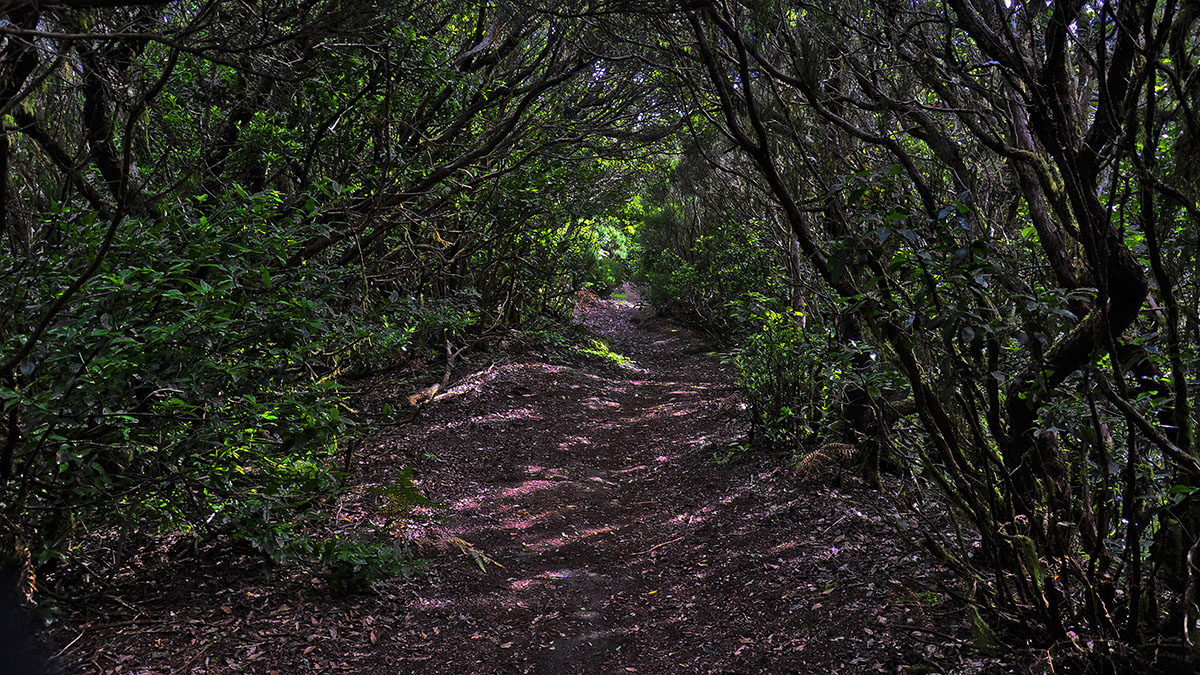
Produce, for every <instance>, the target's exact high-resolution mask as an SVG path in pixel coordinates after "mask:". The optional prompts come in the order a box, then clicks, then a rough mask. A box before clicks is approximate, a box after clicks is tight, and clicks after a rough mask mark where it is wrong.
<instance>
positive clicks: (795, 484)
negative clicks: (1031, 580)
mask: <svg viewBox="0 0 1200 675" xmlns="http://www.w3.org/2000/svg"><path fill="white" fill-rule="evenodd" d="M582 300H583V302H581V307H580V309H579V313H578V318H579V320H580V321H581V322H582V323H583V324H584V325H585V326H586V327H587V328H588V329H589V330H590V331H592V332H593V333H594V334H595V335H596V336H597V337H598V338H599V339H601V340H603V341H604V342H605V343H607V345H608V347H609V348H610V349H611V350H612V351H613V352H616V353H618V354H621V355H623V356H624V357H628V359H629V360H628V361H627V362H625V363H621V364H618V363H615V362H613V361H612V360H610V361H609V362H605V361H604V360H602V359H587V360H585V359H580V360H577V362H575V363H570V364H563V363H558V364H555V363H551V362H548V361H547V360H546V359H541V358H534V357H530V360H529V361H527V362H521V361H510V362H505V363H503V364H495V365H493V366H491V367H490V368H486V369H483V370H481V371H480V372H478V373H476V374H475V375H473V376H469V377H466V378H464V379H462V380H460V381H459V382H458V383H456V384H455V385H454V386H452V387H451V388H449V389H448V391H447V392H445V393H444V394H443V395H442V396H441V397H439V398H438V399H437V400H436V401H435V402H433V403H432V404H431V405H429V406H427V408H426V409H425V410H424V412H423V414H422V415H421V417H420V418H419V419H418V420H415V421H414V422H413V423H407V424H405V423H397V424H394V425H390V426H388V425H385V426H383V427H382V428H381V430H379V431H378V432H377V433H375V434H374V435H373V436H372V437H371V438H370V439H369V440H368V441H367V442H366V443H365V444H364V446H363V447H362V448H360V449H359V450H358V451H357V452H356V455H355V460H356V464H355V466H354V467H353V468H352V473H351V477H352V480H354V481H356V482H357V483H358V484H360V485H361V489H355V490H353V491H351V493H350V494H349V495H348V496H347V497H346V499H345V500H344V501H343V502H342V503H341V504H339V505H337V512H336V518H335V519H334V522H335V523H337V524H338V525H339V526H340V527H342V528H344V529H345V531H346V532H353V531H354V530H355V529H356V528H357V529H358V530H360V531H362V530H364V529H366V528H369V526H370V523H371V522H374V523H376V524H379V523H380V522H381V518H382V517H381V515H380V497H379V495H378V493H377V492H373V491H371V490H370V488H372V487H376V488H378V487H382V486H387V485H390V484H394V481H395V480H396V479H397V478H398V477H400V476H401V475H402V473H401V472H402V471H403V470H404V467H409V466H411V467H413V469H414V471H415V477H416V484H417V485H418V486H419V488H420V490H421V491H422V492H423V493H424V494H425V495H426V496H428V497H429V498H430V499H432V500H434V501H436V502H439V503H441V504H443V505H445V506H446V507H447V508H445V509H442V510H438V511H436V514H437V517H436V518H426V517H414V519H413V521H412V523H411V524H410V525H409V528H408V531H409V534H410V535H411V536H412V537H413V545H414V547H415V548H416V550H417V552H418V554H419V555H421V556H422V557H425V558H428V559H429V561H430V562H429V563H428V565H427V567H426V568H425V570H424V572H423V573H420V574H417V575H415V576H413V577H411V578H408V579H404V578H400V577H397V578H395V579H392V580H389V581H385V582H381V583H378V584H376V585H375V586H374V587H373V588H372V590H371V591H369V592H367V593H360V594H336V593H333V592H331V591H329V590H328V588H327V586H326V585H325V584H324V583H323V582H322V581H321V580H320V579H318V578H316V577H315V576H314V575H313V574H312V573H311V571H310V572H307V573H306V572H303V571H299V570H293V571H292V572H289V571H287V570H286V569H281V568H280V569H274V570H271V569H268V568H265V567H264V566H263V564H262V562H261V560H257V559H255V558H254V557H253V556H248V555H233V554H221V553H219V552H216V553H214V552H210V553H208V554H207V555H205V554H204V553H203V552H201V553H200V554H197V555H194V556H190V557H189V556H179V555H172V554H169V553H168V552H166V551H154V550H146V551H143V552H142V554H141V555H140V556H139V558H138V561H137V565H135V566H134V568H133V569H131V570H130V571H129V572H128V573H127V574H123V575H121V576H120V577H118V578H115V579H111V580H109V584H110V592H109V593H107V594H106V595H107V596H108V597H109V598H110V600H108V601H103V602H98V603H93V604H91V605H89V609H87V610H78V611H75V612H73V613H70V614H68V615H65V616H63V617H62V620H63V624H64V625H66V626H70V627H71V628H72V629H73V631H74V632H71V631H67V630H62V631H60V633H59V639H60V641H61V642H62V644H61V645H60V648H61V650H62V651H61V652H60V654H59V656H58V657H57V662H58V663H59V664H61V665H62V666H63V667H64V669H65V670H67V671H68V672H78V671H80V670H82V671H85V672H105V673H117V672H120V673H167V672H178V673H217V672H234V671H236V672H252V673H298V672H314V671H348V672H357V673H461V674H467V673H551V674H554V673H689V672H696V673H714V672H721V673H842V674H849V673H875V672H878V673H910V674H916V673H931V672H936V673H1008V672H1025V671H1026V669H1027V668H1026V667H1021V668H1018V667H1017V666H1015V665H1012V664H1013V662H1012V661H1006V660H1000V659H993V658H987V657H983V656H981V655H979V654H978V653H977V652H976V651H975V650H974V648H973V647H972V642H971V639H970V631H969V629H968V626H967V622H966V619H965V614H964V612H963V611H962V609H961V608H960V607H959V606H957V605H956V604H955V603H953V602H951V601H949V600H948V599H946V597H945V596H944V595H943V594H942V592H941V590H940V588H941V586H940V585H939V581H945V580H946V572H945V571H944V570H942V569H941V568H939V567H938V566H937V565H936V564H934V563H932V562H931V561H930V560H929V559H928V557H927V556H925V555H923V554H922V553H921V552H920V551H919V549H917V548H916V547H915V546H913V545H912V544H910V543H909V542H907V541H905V539H904V537H902V536H899V535H898V534H897V523H898V522H899V523H900V526H901V527H902V526H903V521H905V520H906V517H905V516H902V515H901V512H900V511H899V510H898V509H897V507H896V505H895V504H894V499H892V498H891V497H889V496H888V494H887V491H886V490H885V492H884V493H880V492H878V491H873V490H870V489H867V488H865V487H864V486H862V485H861V484H860V483H859V481H858V480H857V479H856V478H854V477H853V476H851V475H849V474H848V473H846V472H841V473H840V475H837V476H834V477H829V476H827V477H826V478H825V479H816V480H814V479H806V480H800V479H799V478H798V477H797V476H796V475H795V473H794V472H793V471H792V470H790V469H789V468H787V466H786V464H785V463H782V462H781V461H780V460H779V458H770V457H763V456H761V455H754V454H741V455H738V454H735V453H734V449H735V448H736V447H737V446H738V444H739V443H744V442H745V440H746V439H745V429H744V424H743V422H742V417H743V413H742V412H741V410H740V407H741V405H740V397H739V394H738V390H737V388H736V386H735V383H734V378H733V376H732V374H731V373H730V372H729V371H728V369H726V368H724V367H723V366H721V365H720V363H719V362H718V361H717V360H716V359H715V358H713V357H712V356H711V355H707V354H705V353H704V352H706V351H707V347H705V346H704V345H703V344H702V343H700V342H699V341H698V340H697V339H696V338H695V337H694V336H692V335H691V334H689V333H688V332H687V331H686V330H684V329H682V328H680V327H678V326H675V325H674V324H672V323H671V322H669V321H666V320H663V319H661V318H657V317H654V316H653V315H651V314H650V313H648V311H647V310H644V309H641V308H639V307H637V306H636V303H635V302H634V301H635V300H636V297H635V296H633V294H632V290H631V289H630V293H629V295H628V296H627V297H626V298H624V299H620V298H614V299H609V300H600V299H597V298H595V297H585V298H583V299H582ZM360 384H362V385H363V387H362V389H363V391H364V392H367V393H366V394H365V396H364V398H363V400H362V401H361V405H362V406H363V407H365V408H371V407H374V408H377V409H378V408H380V407H381V406H382V402H383V401H386V400H394V399H395V398H397V397H398V396H399V395H400V394H403V393H408V392H400V391H389V385H388V381H387V379H386V378H376V379H375V380H372V381H370V382H365V383H360ZM393 388H395V387H394V386H393ZM731 457H732V458H733V460H732V461H731V460H730V458H731ZM835 473H836V472H835ZM1021 660H1026V659H1021Z"/></svg>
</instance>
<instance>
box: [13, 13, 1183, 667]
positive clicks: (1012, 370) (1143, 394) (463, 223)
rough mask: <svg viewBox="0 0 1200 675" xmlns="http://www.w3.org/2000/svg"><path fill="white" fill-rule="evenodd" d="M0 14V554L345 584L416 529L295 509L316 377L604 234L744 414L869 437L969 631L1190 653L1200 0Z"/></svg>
mask: <svg viewBox="0 0 1200 675" xmlns="http://www.w3.org/2000/svg"><path fill="white" fill-rule="evenodd" d="M0 19H2V20H0V123H2V124H3V134H4V139H3V140H4V142H3V143H0V522H2V524H3V527H4V528H5V529H6V530H7V531H8V533H9V535H8V536H9V537H10V539H11V541H10V542H8V543H9V544H11V546H8V548H9V549H11V550H12V551H13V553H14V555H16V556H17V557H20V558H23V560H24V563H23V564H22V565H19V566H18V567H20V568H21V569H22V570H31V571H32V572H33V573H36V574H38V575H40V576H42V577H45V575H46V573H48V572H53V571H55V570H56V569H57V570H60V571H68V570H80V569H84V568H86V569H88V570H90V572H89V573H90V574H91V575H92V576H93V578H103V576H104V575H105V574H109V573H112V572H113V571H115V570H117V569H120V568H121V567H122V565H124V564H125V561H126V560H127V553H128V551H130V550H133V548H134V547H136V546H137V542H138V541H140V540H141V539H143V538H146V537H184V538H191V539H192V540H195V541H205V542H212V541H219V542H224V543H241V544H244V545H248V546H250V547H252V548H253V549H255V550H257V551H260V552H261V553H262V554H264V555H266V556H269V557H271V558H274V559H277V560H287V559H298V560H307V561H310V562H311V561H314V560H315V561H321V562H322V564H323V565H324V567H325V568H326V569H343V570H346V572H345V574H343V575H341V577H340V578H341V581H335V585H337V584H342V583H344V585H345V586H347V587H361V586H362V585H363V584H367V583H369V582H370V580H371V579H372V578H374V577H375V576H377V575H382V574H388V573H394V572H405V571H411V568H412V564H413V563H412V561H410V560H408V558H407V557H406V556H405V555H401V554H399V553H397V551H398V549H396V548H394V547H393V546H391V544H390V543H389V541H388V537H386V536H381V537H380V538H379V540H378V541H375V542H369V543H367V544H363V543H362V542H358V543H353V544H352V543H347V542H342V541H336V540H334V541H330V540H321V539H314V538H313V537H312V536H311V534H310V531H309V529H307V528H306V526H305V521H306V520H307V519H315V518H319V517H320V514H321V513H322V510H321V505H322V504H323V503H325V501H326V500H328V499H329V498H331V497H332V496H333V495H336V494H337V492H338V491H339V490H340V489H342V488H341V486H340V483H339V476H338V472H337V471H336V468H337V466H338V465H339V461H340V460H342V459H344V458H345V457H347V456H348V455H347V454H345V453H348V452H349V447H350V444H352V443H353V440H354V438H355V436H356V434H361V433H363V432H364V431H365V430H366V428H367V426H366V425H367V423H369V421H370V420H367V419H364V418H363V417H362V416H361V415H358V414H356V412H355V411H354V410H353V409H352V407H351V406H350V405H349V404H348V402H347V399H346V395H345V393H344V391H343V389H342V387H343V385H344V382H345V378H346V377H347V376H349V375H354V374H360V373H364V372H368V371H371V370H375V369H379V368H381V367H384V366H386V365H388V364H391V363H396V362H425V361H433V360H436V359H439V358H442V357H444V358H445V359H446V361H448V362H449V363H448V364H447V367H450V366H451V365H452V364H453V362H454V361H453V360H454V356H455V355H457V354H459V353H462V351H463V350H465V349H468V348H470V347H472V346H475V345H479V344H484V343H487V342H488V341H489V340H494V341H495V343H496V344H503V342H502V341H501V340H500V339H499V338H500V337H502V336H504V335H506V334H507V333H508V332H509V331H512V330H520V329H537V330H541V329H544V328H545V327H546V325H549V324H547V323H544V320H546V319H555V320H562V319H564V318H566V317H568V316H569V312H570V309H571V306H572V302H573V299H574V298H575V297H576V296H575V294H576V292H577V291H578V290H580V289H581V288H585V287H587V288H591V289H592V290H594V291H597V292H601V293H606V292H609V291H611V290H612V289H613V288H615V287H617V286H618V285H620V284H622V283H623V282H625V281H626V280H629V279H631V278H635V277H636V278H637V279H638V280H639V281H641V282H643V283H645V284H646V285H647V287H648V297H649V298H650V299H651V300H652V301H653V302H654V303H655V304H656V305H657V306H659V307H660V308H662V310H663V311H669V312H672V313H674V314H676V315H677V316H680V317H682V318H684V319H686V320H688V321H690V322H692V323H693V324H695V325H697V326H698V327H700V328H701V329H702V330H704V331H705V332H706V333H707V334H708V335H709V336H710V338H711V342H712V343H713V344H718V345H722V346H723V348H724V349H727V350H728V351H729V352H730V354H731V357H730V360H731V362H732V363H733V365H734V366H735V367H736V368H737V369H738V371H739V374H740V376H741V381H742V385H743V389H744V393H745V397H746V402H747V412H748V415H749V418H750V419H749V423H750V427H751V430H752V434H753V442H754V443H753V444H754V445H755V446H757V447H769V448H771V449H773V450H776V451H782V452H784V453H788V454H790V455H791V456H792V458H793V460H794V461H795V462H796V463H797V464H798V465H799V466H801V467H805V466H810V465H812V464H813V463H815V462H818V461H841V460H842V458H844V457H845V456H847V455H849V456H850V458H851V460H850V461H855V462H858V463H859V464H860V465H861V467H862V470H863V474H864V475H865V476H866V478H867V479H868V480H870V481H872V482H873V483H875V484H877V485H883V483H884V481H883V480H882V472H884V471H889V472H894V473H897V474H900V475H902V476H904V477H905V488H904V489H905V490H907V491H908V492H907V493H906V496H910V497H913V498H914V499H913V500H910V502H915V504H916V506H915V507H914V508H915V509H916V511H915V514H914V515H915V517H916V518H917V521H918V522H919V523H921V525H920V527H918V528H917V532H916V536H918V537H919V538H921V539H922V541H923V542H924V543H925V545H926V546H927V547H928V549H929V550H930V551H932V552H933V553H934V554H935V555H937V556H939V557H940V558H941V559H942V560H943V561H944V562H945V563H946V564H947V565H949V566H950V567H951V568H952V569H953V570H955V571H956V573H957V576H958V577H959V578H961V579H962V580H963V583H962V585H961V586H959V587H957V588H954V589H951V591H952V592H953V593H955V594H956V595H957V597H958V600H959V601H960V602H961V603H963V604H964V605H965V606H966V607H967V608H968V609H967V612H968V615H969V616H970V617H971V622H972V624H973V627H974V628H976V629H977V630H976V632H977V634H978V635H980V636H983V637H981V640H980V648H981V649H996V648H998V645H1000V644H1001V643H1002V642H1005V643H1009V644H1014V645H1029V646H1032V647H1034V648H1036V649H1038V650H1045V651H1046V653H1048V654H1049V655H1050V656H1051V657H1052V658H1054V659H1055V661H1056V662H1057V663H1061V662H1063V660H1074V661H1078V662H1080V663H1086V664H1088V665H1089V666H1091V667H1097V668H1108V669H1121V668H1129V667H1134V664H1143V663H1144V662H1148V661H1152V660H1157V661H1158V662H1159V664H1160V665H1164V666H1165V665H1168V664H1170V663H1174V662H1176V661H1179V662H1189V663H1194V662H1195V661H1196V659H1197V652H1196V649H1195V632H1196V628H1197V625H1198V624H1197V621H1198V620H1200V591H1198V589H1200V554H1198V553H1197V552H1198V551H1200V497H1198V496H1197V493H1198V492H1200V448H1198V447H1197V439H1196V424H1197V419H1196V406H1195V401H1194V398H1195V391H1196V387H1197V377H1198V375H1200V372H1198V367H1200V362H1198V360H1197V354H1196V345H1197V343H1198V342H1200V278H1197V275H1196V270H1197V261H1198V257H1197V256H1198V255H1200V251H1198V250H1197V238H1196V231H1197V229H1198V226H1200V167H1198V165H1197V162H1198V161H1200V160H1198V159H1197V158H1198V157H1200V151H1198V150H1200V117H1198V113H1197V106H1198V104H1200V101H1198V100H1197V97H1198V95H1200V9H1198V7H1197V5H1196V4H1195V3H1194V2H1193V3H1189V2H1179V1H1178V0H1157V1H1149V0H1110V1H1106V2H1091V1H1088V0H1079V1H1077V2H1072V3H1049V4H1047V3H1026V2H1023V1H1020V0H1012V1H1007V0H944V1H943V0H914V1H912V2H907V3H896V2H891V1H890V0H855V1H854V2H850V3H841V4H838V5H837V6H836V7H833V8H831V7H829V6H826V5H821V4H810V3H806V2H775V1H773V0H766V1H763V2H753V3H749V2H737V1H734V0H703V1H701V2H673V1H667V0H663V1H662V2H653V3H630V2H617V1H614V2H604V1H600V2H566V3H539V2H508V1H506V0H500V1H497V2H488V3H465V2H458V1H456V0H435V1H433V2H422V3H408V2H398V3H390V2H389V3H376V2H364V3H340V2H320V1H318V2H308V3H295V2H289V1H286V0H285V1H282V2H274V3H270V2H263V3H255V2H245V3H223V2H191V1H175V2H143V1H140V0H132V1H130V2H114V1H112V0H62V1H60V2H20V1H18V2H11V3H9V4H8V5H6V6H5V8H4V9H3V10H0ZM422 384H425V383H422ZM394 492H395V493H394V494H393V495H392V497H390V499H391V498H394V501H395V500H399V501H395V503H394V504H393V507H394V509H396V510H397V512H401V511H403V510H404V509H406V508H408V507H409V506H410V505H411V503H416V501H419V499H420V495H419V493H417V492H414V491H413V489H412V486H411V485H409V484H405V485H400V486H397V487H396V488H395V491H394ZM401 553H403V552H401ZM23 574H24V573H23ZM26 576H29V575H26ZM335 576H336V575H335ZM46 578H55V579H64V580H65V579H68V578H73V577H70V575H69V574H66V573H64V574H61V575H57V576H53V577H46ZM28 590H29V592H30V593H34V592H35V591H33V589H32V588H29V589H28ZM61 590H62V589H60V588H56V587H54V586H53V584H51V585H49V586H47V587H45V588H44V589H42V590H39V591H36V592H44V593H53V594H55V595H62V593H60V591H61Z"/></svg>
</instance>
